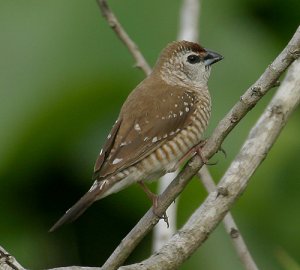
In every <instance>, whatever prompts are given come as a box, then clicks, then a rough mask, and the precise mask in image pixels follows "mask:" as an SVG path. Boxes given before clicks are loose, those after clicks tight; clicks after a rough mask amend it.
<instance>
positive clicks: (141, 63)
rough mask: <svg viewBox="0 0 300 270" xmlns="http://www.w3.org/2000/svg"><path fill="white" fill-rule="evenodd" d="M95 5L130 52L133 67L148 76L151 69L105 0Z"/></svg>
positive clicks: (100, 0)
mask: <svg viewBox="0 0 300 270" xmlns="http://www.w3.org/2000/svg"><path fill="white" fill-rule="evenodd" d="M97 3H98V5H99V7H100V10H101V12H102V15H103V17H104V18H105V19H106V21H107V22H108V24H109V26H110V27H111V28H112V29H113V30H114V31H115V33H116V35H117V36H118V38H119V39H120V40H121V41H122V42H123V43H124V44H125V46H126V47H127V48H128V50H129V51H130V53H131V55H132V56H133V58H134V59H135V61H136V64H135V66H136V67H138V68H140V69H141V70H143V71H144V72H145V74H147V75H149V74H150V73H151V68H150V66H149V65H148V63H147V61H146V60H145V58H144V56H143V55H142V54H141V52H140V51H139V49H138V46H137V45H136V44H135V43H134V42H133V40H132V39H131V38H130V37H129V35H128V34H127V33H126V31H125V30H124V28H123V27H122V25H121V24H120V23H119V21H118V19H117V17H116V16H115V14H114V13H113V12H112V10H111V9H110V8H109V6H108V4H107V1H106V0H97Z"/></svg>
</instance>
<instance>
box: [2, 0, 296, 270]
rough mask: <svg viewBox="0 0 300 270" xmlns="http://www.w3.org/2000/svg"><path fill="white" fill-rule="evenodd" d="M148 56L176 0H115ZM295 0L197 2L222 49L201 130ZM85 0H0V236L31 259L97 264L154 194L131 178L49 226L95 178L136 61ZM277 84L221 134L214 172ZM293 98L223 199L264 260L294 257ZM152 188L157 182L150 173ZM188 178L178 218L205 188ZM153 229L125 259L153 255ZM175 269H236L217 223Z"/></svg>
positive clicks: (267, 264)
mask: <svg viewBox="0 0 300 270" xmlns="http://www.w3.org/2000/svg"><path fill="white" fill-rule="evenodd" d="M110 4H111V6H112V8H113V9H114V11H115V12H116V14H117V16H118V17H119V19H120V21H121V22H122V23H123V25H124V27H125V28H126V29H127V31H128V32H129V34H130V35H131V37H132V38H133V39H134V40H135V41H136V42H137V44H138V45H139V48H140V49H141V51H142V52H143V54H144V55H145V57H146V59H147V60H148V61H149V62H150V64H151V65H153V64H154V63H155V61H156V58H157V56H158V54H159V52H160V51H161V49H162V48H163V47H164V46H165V45H166V44H167V43H168V42H170V41H172V40H174V39H176V36H177V29H178V22H179V20H178V14H179V9H180V6H181V2H180V1H174V0H165V1H159V0H155V1H141V0H128V1H116V0H114V1H110ZM299 10H300V2H299V1H298V0H286V1H280V0H274V1H267V0H255V1H250V0H248V1H238V0H228V1H215V0H212V1H203V4H202V7H201V19H200V37H201V38H200V40H201V44H203V45H204V46H205V47H207V48H210V49H212V50H215V51H217V52H219V53H221V54H222V55H223V56H224V57H225V59H224V60H223V61H222V62H220V63H218V64H216V65H215V66H214V67H213V72H212V76H211V79H210V83H209V86H210V89H211V94H212V98H213V112H212V119H211V122H210V126H209V128H208V131H207V136H208V135H209V134H210V133H211V132H212V130H213V129H214V127H215V126H216V124H217V123H218V121H219V120H220V119H221V118H222V117H223V116H224V115H225V113H226V112H227V111H228V110H229V109H230V108H231V107H232V106H233V104H234V103H235V102H236V101H237V100H238V99H239V97H240V96H241V95H242V94H243V92H244V91H245V90H246V89H247V87H249V86H250V85H251V84H252V83H253V82H254V81H255V80H256V79H257V78H258V77H259V76H260V74H261V73H262V72H263V71H264V69H265V68H266V67H267V66H268V65H269V64H270V63H271V61H272V60H273V59H274V58H275V57H276V56H277V55H278V54H279V52H280V51H281V50H282V49H283V48H284V46H285V45H286V43H287V42H288V40H289V39H290V38H291V36H292V34H293V33H294V31H295V30H296V28H297V26H298V25H299V21H300V20H299ZM133 65H134V61H133V60H132V58H131V56H130V55H129V53H128V52H127V49H126V48H125V47H124V46H123V44H122V43H121V42H120V41H119V40H118V38H117V37H116V36H115V34H114V33H113V31H112V30H111V29H110V28H109V26H108V25H107V23H106V22H105V21H104V19H103V18H102V17H101V14H100V11H99V8H98V6H97V4H96V2H95V1H94V0H92V1H83V0H82V1H79V0H72V1H71V0H51V1H50V0H43V1H41V0H28V1H17V0H0V245H2V246H3V247H4V248H6V249H7V250H8V251H9V252H11V253H12V254H13V255H14V256H15V257H16V258H17V259H18V260H19V261H20V263H21V264H22V265H23V266H25V267H27V268H30V269H42V268H50V267H58V266H67V265H88V266H99V265H102V263H103V262H104V261H105V259H106V258H107V257H108V256H109V255H110V254H111V252H112V251H113V250H114V248H115V247H116V246H117V245H118V244H119V242H120V241H121V240H122V238H123V237H124V236H125V235H126V234H127V232H129V230H130V229H131V228H132V227H133V226H134V225H135V224H136V222H137V221H138V220H139V219H140V218H141V217H142V216H143V214H144V213H145V212H146V211H147V210H148V208H149V206H150V202H149V200H148V199H147V198H146V196H145V194H144V193H143V192H142V191H141V190H140V188H138V187H137V186H136V185H133V186H131V187H130V188H128V189H126V190H124V191H122V192H119V193H118V194H115V195H112V196H109V197H108V198H105V199H103V200H101V201H99V202H98V203H96V204H94V205H93V206H92V207H91V208H90V209H89V210H88V211H87V212H86V213H85V214H84V215H83V216H82V217H81V218H80V219H79V220H77V221H76V222H74V223H73V224H71V225H68V226H65V227H63V228H62V229H60V230H58V231H57V232H55V233H48V232H47V231H48V229H49V228H50V227H51V225H53V223H54V222H55V221H56V220H57V219H58V218H59V217H60V216H61V215H62V214H63V213H64V211H65V210H67V209H68V208H69V207H70V206H71V205H72V204H73V203H74V202H75V201H76V200H77V199H79V198H80V196H81V195H82V194H83V193H84V192H85V191H86V190H87V189H88V188H89V187H90V185H91V183H92V181H91V175H92V171H93V165H94V161H95V159H96V157H97V154H98V152H99V150H100V149H101V146H102V144H103V142H104V139H105V138H106V136H107V134H108V133H109V130H110V128H111V126H112V124H113V123H114V121H115V119H116V117H117V115H118V112H119V108H120V106H121V105H122V103H123V101H124V99H125V98H126V96H127V95H128V93H129V92H130V91H131V90H132V89H133V88H134V87H135V85H137V84H138V83H139V82H140V81H141V80H142V79H143V78H144V74H143V73H142V72H141V71H140V70H137V69H134V68H133ZM274 91H276V89H273V90H271V91H270V93H269V94H268V95H267V96H266V97H264V98H263V100H262V101H261V102H260V103H259V104H258V105H257V106H256V107H255V108H254V109H253V110H252V111H251V112H250V113H249V115H247V116H246V117H245V119H244V120H243V121H242V123H240V124H239V125H238V126H237V127H236V128H235V129H234V130H233V131H232V132H231V134H230V135H229V137H228V138H227V139H226V141H225V142H224V144H223V147H224V148H225V149H226V152H227V155H228V157H227V158H226V159H224V157H223V156H222V155H220V154H218V155H217V156H216V157H214V158H213V160H218V161H219V162H218V164H217V165H216V166H212V167H211V168H210V169H211V171H212V173H213V176H214V178H215V179H216V180H217V181H218V180H219V179H220V178H221V177H222V175H223V174H224V172H225V170H226V168H227V167H228V165H229V164H230V162H231V160H232V159H233V158H234V157H235V155H236V154H237V152H238V150H239V148H240V147H241V144H242V143H243V141H244V139H245V138H246V136H247V134H248V132H249V129H250V128H251V126H252V125H253V124H254V123H255V121H256V120H257V118H258V117H259V115H260V114H261V113H262V111H263V109H264V107H265V105H266V104H267V103H268V101H269V100H270V98H271V97H272V95H273V93H274ZM299 116H300V111H299V109H298V110H296V111H295V112H294V114H293V115H292V117H291V119H290V121H289V123H288V124H287V126H286V128H285V129H284V131H283V132H282V134H281V136H280V137H279V139H278V141H277V142H276V144H275V145H274V147H273V149H272V150H271V152H270V153H269V155H268V156H267V159H266V160H265V162H264V163H263V164H262V165H261V166H260V168H259V169H258V170H257V172H256V173H255V175H254V176H253V177H252V179H251V182H250V185H249V186H248V188H247V190H246V191H245V193H244V195H243V196H242V197H241V198H240V199H239V201H238V202H237V203H236V204H235V206H234V207H233V209H232V212H233V214H234V217H235V218H236V221H237V223H238V225H239V227H240V229H241V231H242V233H243V235H244V237H245V240H246V242H247V244H248V246H249V248H250V250H251V252H252V254H253V256H254V258H255V260H256V262H257V264H258V266H259V267H260V268H261V269H275V270H277V269H278V270H279V269H292V270H294V269H300V268H299V266H298V268H297V266H294V267H295V268H293V263H292V261H291V260H295V261H297V262H298V263H299V262H300V248H299V246H300V214H299V213H300V176H299V172H300V169H299V164H300V157H299V152H300V139H299V134H300V123H299ZM152 188H153V190H155V184H153V185H152ZM205 196H206V193H205V191H204V189H203V187H202V186H201V184H200V183H199V181H197V179H194V180H193V181H191V183H190V184H189V185H188V187H187V188H186V189H185V191H184V192H183V194H182V196H181V198H180V204H179V212H178V227H181V226H182V225H183V224H184V222H185V221H186V219H187V218H188V217H189V216H190V215H191V213H192V212H193V211H194V210H195V209H196V208H197V207H198V206H199V205H200V203H201V202H202V201H203V200H204V199H205ZM150 252H151V234H149V236H148V237H146V239H145V240H144V241H143V242H142V243H141V244H140V245H139V246H138V248H137V249H136V250H135V252H134V253H133V255H132V256H131V257H130V258H129V259H128V261H127V263H130V262H135V261H138V260H141V259H143V258H145V257H147V256H149V254H150ZM181 269H186V270H187V269H207V270H210V269H243V267H242V265H241V264H240V262H239V260H238V258H237V256H236V254H235V252H234V251H233V248H232V246H231V243H230V240H229V237H228V235H226V234H225V232H224V229H223V227H222V225H220V226H219V227H218V228H217V230H216V231H215V232H214V233H213V234H212V235H211V236H210V238H209V239H208V241H207V242H206V243H205V244H204V246H203V247H201V248H200V249H199V250H198V251H197V252H196V253H195V254H194V255H193V256H192V257H191V258H190V259H189V260H188V261H187V262H186V263H185V264H184V265H183V266H182V267H181Z"/></svg>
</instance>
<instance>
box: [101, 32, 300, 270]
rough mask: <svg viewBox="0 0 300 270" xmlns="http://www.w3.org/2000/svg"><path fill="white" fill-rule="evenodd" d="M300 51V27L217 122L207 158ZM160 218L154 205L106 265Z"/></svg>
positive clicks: (168, 199) (173, 193)
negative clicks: (259, 75) (154, 211)
mask: <svg viewBox="0 0 300 270" xmlns="http://www.w3.org/2000/svg"><path fill="white" fill-rule="evenodd" d="M299 54H300V27H298V29H297V31H296V33H295V34H294V36H293V37H292V39H291V40H290V42H289V43H288V45H287V46H286V48H285V49H284V50H283V51H282V52H281V53H280V54H279V56H278V57H277V58H276V59H275V60H274V61H273V63H272V64H271V65H270V66H269V67H268V68H267V69H266V70H265V72H264V73H263V74H262V75H261V77H260V78H259V79H258V80H257V81H256V82H255V83H254V84H253V85H252V86H251V87H250V88H249V89H248V90H247V91H246V92H245V94H244V95H243V96H242V97H241V98H240V100H239V101H238V102H237V103H236V104H235V105H234V106H233V108H232V109H231V110H230V112H229V113H228V114H227V115H226V116H225V117H224V118H223V120H221V122H220V123H219V124H218V126H217V127H216V129H215V130H214V132H213V133H212V136H211V137H210V138H209V139H208V140H207V143H206V145H205V146H204V147H203V149H202V154H203V156H204V157H205V158H207V159H209V158H211V157H212V156H213V155H214V154H215V153H216V152H217V151H218V149H219V148H220V146H221V144H222V142H223V141H224V139H225V138H226V136H227V135H228V134H229V132H230V131H231V130H232V129H233V128H234V127H235V126H236V125H237V123H238V122H239V121H240V120H241V119H242V118H243V117H244V116H245V115H246V114H247V112H249V111H250V110H251V109H252V108H253V107H254V106H255V105H256V103H257V102H258V101H259V100H260V99H261V98H262V96H263V95H265V94H266V93H267V92H268V90H269V89H270V88H272V86H273V85H274V83H276V81H277V80H278V78H279V76H280V75H281V74H282V73H283V72H284V71H285V70H286V69H287V68H288V66H289V65H290V64H291V63H292V62H293V61H294V60H295V59H296V58H298V57H299ZM202 165H203V163H202V161H201V159H200V158H199V157H198V156H195V157H194V158H193V159H192V160H191V161H190V162H188V164H187V166H186V167H185V168H184V169H183V170H182V172H181V173H180V174H179V175H178V176H177V177H176V178H175V179H174V180H173V181H172V183H171V184H170V185H169V186H168V188H167V189H166V190H165V191H164V193H163V194H162V195H161V196H160V198H159V201H158V207H157V208H156V213H157V214H161V215H162V214H163V213H164V212H165V211H166V209H167V208H168V206H169V205H170V204H171V203H172V202H173V201H174V199H175V198H176V197H177V196H178V195H179V194H180V193H181V192H182V190H183V189H184V187H185V186H186V185H187V183H188V182H189V179H191V178H192V176H194V175H195V174H196V173H197V172H198V171H199V170H200V168H201V166H202ZM157 222H158V218H157V216H156V215H154V214H153V211H152V208H151V209H149V210H148V212H147V213H146V214H145V215H144V217H143V218H142V219H141V220H140V221H139V222H138V223H137V224H136V226H135V227H134V228H133V229H132V230H131V231H130V232H129V233H128V235H127V236H126V237H125V238H124V239H123V240H122V242H121V243H120V245H119V246H118V247H117V248H116V250H115V251H114V252H113V253H112V255H111V256H110V257H109V258H108V260H107V261H106V262H105V264H104V266H103V267H104V268H105V269H116V268H117V267H118V266H120V265H122V264H123V262H124V261H125V260H126V258H127V257H128V256H129V255H130V253H131V252H132V251H133V250H134V248H135V247H136V246H137V245H138V243H139V242H140V241H141V240H142V239H143V238H144V236H145V235H146V234H147V233H148V232H149V231H150V230H151V229H152V228H153V226H154V225H155V224H156V223H157Z"/></svg>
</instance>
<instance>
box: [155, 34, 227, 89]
mask: <svg viewBox="0 0 300 270" xmlns="http://www.w3.org/2000/svg"><path fill="white" fill-rule="evenodd" d="M222 59H223V56H221V55H220V54H218V53H216V52H213V51H210V50H208V49H205V48H203V47H201V46H200V45H199V44H197V43H194V42H189V41H184V40H183V41H175V42H172V43H170V44H169V45H168V46H167V47H166V48H165V49H164V50H163V51H162V53H161V55H160V57H159V59H158V61H157V63H156V65H155V67H154V72H155V73H157V72H158V73H159V75H160V76H161V77H162V79H163V80H164V81H165V82H167V83H168V84H173V85H182V86H190V85H194V86H199V87H201V86H203V85H205V86H206V85H207V81H208V78H209V75H210V70H211V65H212V64H214V63H216V62H218V61H220V60H222Z"/></svg>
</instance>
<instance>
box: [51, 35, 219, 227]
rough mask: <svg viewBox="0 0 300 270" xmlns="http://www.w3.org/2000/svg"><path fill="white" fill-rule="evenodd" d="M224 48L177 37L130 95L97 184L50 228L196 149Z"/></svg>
mask: <svg viewBox="0 0 300 270" xmlns="http://www.w3.org/2000/svg"><path fill="white" fill-rule="evenodd" d="M222 59H223V56H222V55H220V54H219V53H216V52H214V51H211V50H209V49H206V48H204V47H202V46H201V45H200V44H198V43H194V42H190V41H185V40H182V41H174V42H171V43H169V44H168V45H167V46H166V47H165V48H164V49H163V50H162V52H161V54H160V56H159V58H158V60H157V62H156V64H155V65H154V68H153V70H152V72H151V73H150V75H148V76H147V77H146V78H145V79H144V80H143V81H142V82H141V83H140V84H138V85H137V86H136V88H135V89H134V90H133V91H132V92H131V93H130V94H129V96H128V97H127V99H126V100H125V102H124V104H123V106H122V108H121V110H120V113H119V116H118V118H117V120H116V122H115V123H114V125H113V127H112V129H111V131H110V133H109V134H108V136H107V139H106V141H105V143H104V146H103V148H102V149H101V151H100V153H99V155H98V158H97V160H96V163H95V166H94V174H93V180H94V182H93V184H92V186H91V188H90V189H89V190H88V192H87V193H85V194H84V195H83V197H81V199H80V200H79V201H78V202H77V203H76V204H75V205H74V206H72V207H71V208H70V209H69V210H68V211H67V212H66V213H65V214H64V215H63V216H62V217H61V218H60V219H59V220H58V221H57V222H56V223H55V224H54V225H53V226H52V228H51V229H50V232H52V231H54V230H56V229H57V228H59V227H60V226H62V225H63V224H65V223H70V222H72V221H74V220H75V219H77V218H78V217H79V216H80V215H81V214H82V213H83V212H84V211H85V210H86V209H87V208H88V207H89V206H91V205H92V204H93V203H94V202H95V201H97V200H99V199H102V198H104V197H106V196H108V195H110V194H112V193H116V192H118V191H120V190H122V189H124V188H126V187H128V186H129V185H131V184H133V183H139V184H140V185H141V187H142V188H143V189H144V190H145V192H146V194H147V195H148V196H149V197H151V198H152V199H153V202H154V203H153V207H154V208H155V202H156V200H155V195H154V194H153V193H151V191H150V190H149V189H147V187H146V186H145V182H147V181H153V180H155V179H157V178H159V177H161V176H162V175H164V174H166V173H168V172H172V171H175V170H176V169H177V168H178V167H179V166H180V165H181V164H182V163H183V162H185V161H186V160H187V159H188V158H190V157H192V155H194V154H195V152H196V151H195V149H196V148H197V145H199V143H200V142H201V141H202V135H203V132H204V131H205V129H206V127H207V125H208V122H209V119H210V114H211V97H210V93H209V90H208V85H207V83H208V79H209V76H210V73H211V66H212V64H214V63H216V62H218V61H220V60H222Z"/></svg>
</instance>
